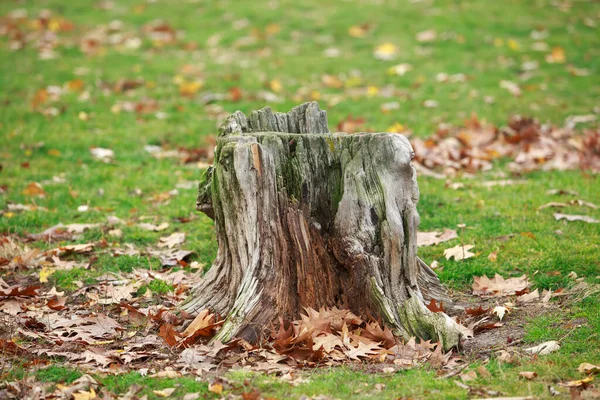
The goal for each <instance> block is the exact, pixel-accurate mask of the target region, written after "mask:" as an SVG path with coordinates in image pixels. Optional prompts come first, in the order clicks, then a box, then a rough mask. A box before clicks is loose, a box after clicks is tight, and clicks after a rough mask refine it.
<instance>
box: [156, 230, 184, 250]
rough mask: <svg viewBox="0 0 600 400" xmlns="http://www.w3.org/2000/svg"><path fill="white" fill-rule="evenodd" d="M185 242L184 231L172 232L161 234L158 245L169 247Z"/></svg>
mask: <svg viewBox="0 0 600 400" xmlns="http://www.w3.org/2000/svg"><path fill="white" fill-rule="evenodd" d="M183 242H185V233H183V232H174V233H172V234H171V235H169V236H163V237H161V238H160V239H159V243H158V247H168V248H169V249H171V248H173V247H175V246H177V245H179V244H181V243H183Z"/></svg>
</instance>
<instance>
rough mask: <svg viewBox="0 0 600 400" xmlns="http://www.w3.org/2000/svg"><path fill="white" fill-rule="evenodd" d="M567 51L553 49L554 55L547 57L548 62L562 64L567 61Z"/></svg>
mask: <svg viewBox="0 0 600 400" xmlns="http://www.w3.org/2000/svg"><path fill="white" fill-rule="evenodd" d="M566 59H567V58H566V56H565V49H563V48H562V47H559V46H556V47H553V48H552V53H550V54H548V55H547V56H546V62H548V63H550V64H562V63H564V62H565V61H566Z"/></svg>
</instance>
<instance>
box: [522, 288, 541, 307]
mask: <svg viewBox="0 0 600 400" xmlns="http://www.w3.org/2000/svg"><path fill="white" fill-rule="evenodd" d="M539 299H540V293H539V291H538V290H537V289H535V290H534V291H533V292H531V293H525V294H524V295H521V296H519V297H517V303H521V304H525V303H530V302H532V301H537V300H539Z"/></svg>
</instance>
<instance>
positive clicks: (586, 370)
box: [577, 363, 600, 375]
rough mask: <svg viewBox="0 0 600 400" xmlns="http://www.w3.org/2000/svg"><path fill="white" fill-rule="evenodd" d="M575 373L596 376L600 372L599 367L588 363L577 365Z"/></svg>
mask: <svg viewBox="0 0 600 400" xmlns="http://www.w3.org/2000/svg"><path fill="white" fill-rule="evenodd" d="M577 371H579V372H581V373H582V374H586V375H589V374H597V373H599V372H600V365H594V364H590V363H581V364H579V367H578V368H577Z"/></svg>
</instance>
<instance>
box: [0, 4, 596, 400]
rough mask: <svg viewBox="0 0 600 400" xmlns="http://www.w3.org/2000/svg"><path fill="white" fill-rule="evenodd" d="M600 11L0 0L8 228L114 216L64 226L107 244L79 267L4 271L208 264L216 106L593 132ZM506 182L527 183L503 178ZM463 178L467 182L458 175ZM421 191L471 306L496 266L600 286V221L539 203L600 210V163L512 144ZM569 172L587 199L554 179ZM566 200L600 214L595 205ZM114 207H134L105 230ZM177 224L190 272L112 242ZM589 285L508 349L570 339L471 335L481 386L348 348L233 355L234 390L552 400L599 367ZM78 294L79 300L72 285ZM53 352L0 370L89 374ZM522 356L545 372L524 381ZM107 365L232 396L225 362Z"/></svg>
mask: <svg viewBox="0 0 600 400" xmlns="http://www.w3.org/2000/svg"><path fill="white" fill-rule="evenodd" d="M599 24H600V4H599V3H598V2H594V1H577V0H571V1H551V0H537V1H527V0H523V1H517V0H506V1H502V2H489V1H457V0H453V1H450V0H446V1H444V0H440V1H434V0H422V1H408V0H406V1H400V0H391V1H377V0H363V1H356V2H342V1H333V2H317V1H314V0H301V1H294V2H292V1H287V0H285V1H284V0H282V1H277V0H273V1H269V2H264V3H256V2H243V1H212V0H210V1H193V0H188V1H183V0H177V1H168V2H167V1H165V0H154V1H141V0H139V1H138V0H123V1H110V0H107V1H87V0H85V1H84V0H80V1H76V2H64V1H56V0H44V1H15V0H9V1H2V2H0V60H2V61H1V62H0V102H1V106H0V133H1V135H0V178H1V179H0V209H1V210H3V211H2V214H1V215H0V232H1V235H2V236H3V237H11V238H13V239H14V240H16V241H17V242H18V243H20V244H19V246H21V247H22V246H25V245H26V246H29V247H30V248H39V249H41V250H48V249H52V248H55V247H56V243H50V242H49V241H45V240H30V241H29V242H27V243H26V244H25V243H24V241H25V238H27V237H28V236H29V235H31V234H37V233H40V232H42V231H44V230H45V229H48V228H50V227H52V226H55V225H57V224H59V223H62V224H65V225H67V224H75V223H78V224H97V223H102V224H103V227H102V228H101V229H88V230H86V231H85V232H83V234H82V235H81V236H80V237H79V238H78V239H76V240H69V241H66V240H65V241H62V242H60V243H61V245H66V244H74V243H79V244H85V243H90V242H94V243H96V251H95V252H94V253H93V254H89V253H87V254H79V255H77V254H76V255H74V256H72V257H71V258H70V259H69V260H70V261H74V262H76V263H78V264H77V266H76V267H75V268H72V269H68V270H67V269H63V270H57V271H56V272H54V273H52V274H51V275H49V276H48V277H47V279H42V280H41V282H40V272H41V270H42V266H34V267H31V268H26V269H11V268H8V267H6V266H2V265H0V273H1V277H2V279H3V280H4V281H6V282H7V283H10V284H14V283H19V282H29V283H32V282H33V283H37V284H41V285H42V290H44V291H47V290H50V289H51V288H52V287H53V286H54V287H56V289H57V290H58V291H65V292H66V293H67V295H72V294H74V293H76V292H77V291H78V289H81V288H82V287H85V286H86V285H94V284H96V283H97V278H99V277H103V276H105V275H106V274H107V273H116V274H119V273H123V274H127V273H132V271H136V270H149V271H151V272H153V271H159V272H160V273H163V274H167V273H169V272H173V271H175V272H176V270H177V269H178V268H182V269H183V270H184V271H186V273H187V272H190V270H191V269H194V270H195V269H199V270H202V269H203V268H204V269H207V268H208V267H209V266H210V264H211V263H212V260H213V259H214V258H215V255H216V242H215V236H214V228H213V226H212V221H211V220H209V219H208V218H207V217H205V216H204V215H200V214H198V213H196V212H195V211H194V204H195V198H196V184H197V182H198V180H199V178H200V176H201V174H202V171H203V170H204V169H205V168H206V166H207V165H208V163H210V162H211V152H212V148H213V146H214V140H215V137H216V135H217V129H218V126H219V124H220V122H221V121H222V120H223V119H224V118H225V117H226V116H227V115H229V114H230V113H232V112H234V111H236V110H241V111H243V112H245V113H249V112H250V111H251V110H254V109H258V108H261V107H263V106H266V105H268V106H271V107H272V108H273V109H274V110H277V111H288V110H289V109H290V108H291V107H293V106H294V105H296V104H298V103H301V102H304V101H312V100H316V101H318V102H319V103H320V105H321V108H323V109H326V110H327V112H328V117H329V126H330V129H332V130H337V129H340V130H353V131H400V132H402V133H405V134H407V135H410V136H411V138H427V137H430V136H431V135H433V134H434V133H435V132H436V131H438V129H439V127H440V126H461V125H463V124H464V121H465V120H466V119H468V118H471V117H472V116H473V115H476V116H477V118H478V119H479V120H480V121H485V122H487V123H489V124H493V125H495V126H503V125H505V124H506V123H507V121H508V120H509V118H510V117H511V116H513V115H515V114H520V115H527V116H530V117H533V118H536V119H537V120H539V121H540V122H542V123H549V124H552V125H555V126H563V125H565V123H566V122H567V121H572V120H573V117H574V116H580V117H581V116H585V118H580V119H581V120H583V121H584V122H583V123H580V124H577V125H576V130H577V131H578V132H580V131H581V132H583V131H584V130H586V129H598V122H597V115H598V113H600V35H598V25H599ZM336 127H337V129H336ZM98 148H100V149H110V150H112V152H113V155H111V156H108V157H106V158H105V159H104V160H102V159H101V158H102V157H100V158H99V157H98V156H95V155H94V154H97V153H94V151H97V150H94V149H98ZM104 161H106V162H104ZM508 179H510V180H513V181H523V182H518V183H517V184H509V185H506V186H500V185H499V186H492V187H488V186H486V185H485V183H486V182H489V181H493V180H508ZM456 183H462V184H464V185H456V186H455V187H458V186H461V187H460V188H458V189H456V190H455V189H454V188H453V186H452V184H456ZM419 186H420V190H421V199H420V203H419V206H418V210H419V213H420V215H421V225H420V230H422V231H433V230H442V229H444V228H449V229H456V230H457V231H458V236H459V237H458V239H454V240H453V241H451V242H448V243H443V244H440V245H437V246H430V247H422V248H420V249H419V254H420V256H421V258H423V260H425V261H426V262H427V263H431V262H432V261H434V260H436V261H438V262H439V264H440V266H439V267H438V268H437V271H438V274H439V276H440V279H441V280H442V282H443V283H444V284H446V285H447V287H449V288H450V289H451V291H452V293H453V295H455V296H456V298H460V299H463V300H464V299H465V298H467V299H469V300H468V301H472V302H475V301H476V300H475V299H472V297H473V296H470V295H469V293H470V288H471V284H472V282H473V277H474V276H481V275H483V274H487V275H488V276H490V277H491V276H492V275H493V274H494V273H499V274H501V275H503V276H504V277H506V278H508V277H514V276H519V275H522V274H526V275H527V276H528V277H529V278H530V280H531V282H532V283H533V286H532V289H534V288H535V289H538V290H539V291H540V292H542V291H543V290H552V291H557V290H558V291H559V292H560V290H564V291H568V290H570V289H571V288H573V287H575V286H576V285H577V284H579V283H581V282H580V281H581V280H582V278H583V282H585V283H587V285H588V286H589V287H594V285H597V284H600V272H599V271H600V245H599V243H600V224H595V223H586V222H582V221H574V222H566V221H564V220H562V221H557V220H555V218H554V217H553V212H556V210H552V209H549V208H546V209H542V210H539V209H538V207H540V206H542V205H543V204H546V203H549V202H566V201H569V200H576V199H581V200H583V201H586V202H589V203H592V204H595V205H600V177H599V175H598V174H594V173H592V172H590V171H586V170H571V171H534V172H527V173H519V172H514V171H509V170H508V168H507V162H506V160H496V161H494V168H493V169H492V170H490V171H486V172H478V173H475V174H471V173H462V172H461V173H459V174H458V175H456V176H454V175H453V176H449V177H448V178H447V179H435V178H432V177H429V176H420V177H419ZM552 189H561V190H564V191H575V192H577V194H564V195H553V194H548V191H549V190H552ZM19 205H20V206H19ZM558 212H561V213H565V214H586V215H588V216H590V217H593V218H595V219H600V210H599V209H595V208H592V207H585V206H583V207H581V206H577V205H569V206H568V207H567V208H564V209H562V210H560V211H558ZM108 216H114V217H118V218H119V219H120V220H121V221H123V224H122V225H119V226H108V225H107V224H106V222H105V221H106V220H107V217H108ZM165 222H166V223H168V224H169V226H168V227H167V228H166V229H164V230H160V231H149V230H146V229H143V228H142V227H140V225H139V224H140V223H151V224H155V225H160V224H161V223H165ZM117 230H118V231H119V232H115V231H117ZM175 232H184V233H185V234H186V239H185V245H184V248H185V249H189V250H193V251H194V254H192V255H190V256H189V257H187V258H186V259H185V260H186V261H185V262H183V263H179V264H177V265H176V266H175V267H173V268H175V270H173V269H170V270H168V269H167V270H165V269H161V262H160V260H159V259H158V258H157V257H156V256H146V255H138V254H130V255H124V256H121V257H113V254H111V252H110V251H104V250H106V249H112V248H115V247H120V248H121V249H124V248H125V244H131V245H132V246H134V247H136V248H144V247H151V246H154V245H155V244H156V243H157V242H158V241H159V238H160V237H163V236H166V235H169V234H172V233H175ZM2 243H4V242H2ZM461 243H464V244H472V245H474V246H475V247H474V249H473V251H474V252H475V253H476V255H475V256H474V257H472V258H470V259H467V260H463V261H454V260H450V261H449V260H446V259H445V258H444V255H443V252H444V249H446V248H448V247H452V246H455V245H458V244H461ZM100 249H103V251H98V250H100ZM491 254H494V256H493V257H492V256H490V255H491ZM44 280H45V281H46V282H44ZM578 280H579V281H578ZM136 290H137V292H136V294H137V295H139V296H143V295H144V294H145V293H146V292H147V293H148V296H155V297H154V298H153V299H154V301H155V302H158V301H159V299H165V298H167V297H168V298H169V299H170V300H169V301H173V297H169V296H174V295H172V292H173V291H174V288H173V287H172V285H170V284H168V283H165V282H164V280H161V279H159V278H156V279H150V280H148V281H145V282H144V283H143V285H141V286H139V287H136ZM161 296H162V297H161ZM583 297H585V296H575V295H573V296H565V299H562V298H557V299H555V300H554V305H553V306H550V307H548V308H547V309H544V310H543V312H527V310H526V307H523V308H524V309H523V310H519V307H516V308H515V310H513V312H512V313H511V314H509V315H508V316H507V317H505V320H504V321H503V322H505V323H506V324H507V325H506V326H505V327H504V328H503V329H504V330H503V331H502V332H504V333H503V334H505V336H504V337H502V340H503V344H506V335H509V334H510V330H512V329H516V330H520V332H521V333H520V335H521V338H520V340H521V341H522V346H524V347H528V346H532V345H534V344H538V343H541V342H543V341H547V340H558V341H559V342H560V344H561V348H560V350H558V351H556V352H554V353H552V354H549V355H546V356H527V355H522V354H521V353H519V354H518V355H516V356H515V357H513V359H512V360H511V361H510V362H502V361H500V360H498V359H497V357H496V356H495V355H494V353H492V352H490V351H487V352H486V351H482V350H481V348H479V350H478V351H475V352H463V354H462V357H463V360H464V361H465V362H466V363H467V364H468V366H467V367H466V368H465V370H464V371H479V372H478V374H477V378H476V379H474V380H471V381H468V380H467V381H464V382H463V380H461V378H460V377H459V376H458V375H457V376H452V377H449V378H440V375H444V372H440V371H437V370H435V369H434V368H431V367H426V366H425V367H417V368H414V369H407V370H401V371H398V372H395V373H393V374H382V373H379V372H373V371H371V370H370V368H369V366H368V365H363V364H348V365H344V366H333V367H329V366H328V367H320V368H314V369H307V370H305V371H297V372H296V373H295V374H297V376H295V378H294V379H296V380H295V381H293V382H292V383H290V382H289V380H288V381H286V380H282V379H281V377H278V376H274V375H272V374H264V373H260V372H247V371H246V372H244V371H232V372H226V373H224V377H225V379H226V384H224V386H225V391H224V392H223V394H228V393H232V394H234V395H242V393H251V392H252V391H258V392H260V393H262V396H264V397H265V398H266V397H274V398H299V397H301V396H302V395H306V396H318V395H323V396H326V397H327V398H357V399H358V398H369V397H372V398H390V399H393V398H469V397H480V396H486V397H487V396H493V393H496V394H497V395H505V396H534V397H535V398H545V397H549V396H550V395H551V393H550V391H549V389H548V387H549V386H552V387H553V388H554V389H553V390H558V391H559V392H560V393H561V395H562V396H567V395H568V393H569V389H568V388H565V387H561V386H560V385H559V384H560V383H561V382H566V381H568V380H574V379H581V378H584V377H585V375H582V374H581V373H579V372H578V371H577V368H578V366H579V365H580V364H581V363H583V362H589V363H592V364H598V363H600V336H599V335H600V308H599V305H598V304H600V303H599V300H600V296H599V295H598V293H597V292H596V293H592V294H590V295H589V296H587V297H585V298H583ZM512 300H513V299H508V300H507V299H503V300H499V304H500V303H502V302H504V301H512ZM72 301H73V302H74V303H78V304H81V303H82V302H83V300H77V299H76V295H74V298H73V299H72ZM491 305H494V304H491ZM0 313H1V312H0ZM13 333H14V332H13V330H12V329H9V330H6V329H1V330H0V338H1V339H3V340H4V339H6V340H8V339H15V340H18V341H21V342H22V344H23V346H27V344H28V343H29V342H28V339H26V338H23V337H12V334H13ZM496 345H497V343H496ZM517 347H518V346H517ZM1 349H2V348H0V350H1ZM47 360H49V363H47V362H44V363H42V364H46V365H43V367H41V368H38V367H37V366H34V365H32V361H31V360H25V361H23V360H14V359H13V358H10V359H9V358H7V360H6V361H0V382H4V381H6V382H8V381H14V380H17V381H24V380H25V378H26V377H30V378H32V377H33V379H34V382H41V383H44V382H50V383H47V385H52V384H53V383H62V384H64V385H68V384H70V383H71V382H73V381H74V380H76V379H77V378H79V377H80V376H81V375H82V373H83V372H84V370H85V368H83V367H80V366H77V365H76V364H69V363H67V365H66V366H65V365H63V364H65V362H64V359H61V358H60V357H50V358H48V359H47ZM480 367H482V368H484V369H485V370H486V371H488V372H489V374H485V373H483V374H482V373H481V369H478V368H480ZM523 371H534V372H536V373H537V377H536V378H535V379H533V380H525V379H523V377H520V375H519V372H523ZM150 372H152V371H150ZM93 376H94V377H95V379H96V380H97V381H98V382H99V384H100V386H99V389H97V390H104V391H105V392H106V393H108V392H110V393H113V394H115V395H116V394H123V393H125V392H127V390H129V388H130V387H132V385H140V386H142V387H143V389H142V392H140V393H138V395H141V394H146V395H148V396H149V398H156V397H157V396H160V390H161V389H164V388H176V389H177V390H176V391H175V393H174V394H173V395H172V397H173V398H182V397H183V394H184V393H187V392H198V393H200V394H201V396H206V397H211V396H214V397H218V396H217V395H216V394H215V393H214V392H210V391H209V390H208V387H209V386H208V383H207V382H208V380H209V378H203V377H199V378H198V379H196V378H195V377H194V376H185V377H179V378H171V377H157V378H151V377H149V376H145V375H144V374H140V373H139V372H127V373H125V374H120V375H114V374H111V373H110V372H108V373H107V372H106V371H105V372H104V373H100V372H97V373H93ZM211 379H212V378H211ZM455 382H459V383H460V384H461V385H463V386H464V385H468V388H465V387H461V386H459V385H457V384H455ZM30 384H32V383H31V382H30ZM584 385H585V384H584ZM589 386H590V387H592V388H593V384H592V385H589ZM50 387H51V386H50ZM2 390H5V391H6V390H7V389H6V386H3V384H1V383H0V391H2ZM52 390H53V389H52ZM154 391H159V394H157V393H155V392H154ZM3 393H4V392H3ZM595 394H596V395H598V392H595ZM244 398H251V397H244Z"/></svg>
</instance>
